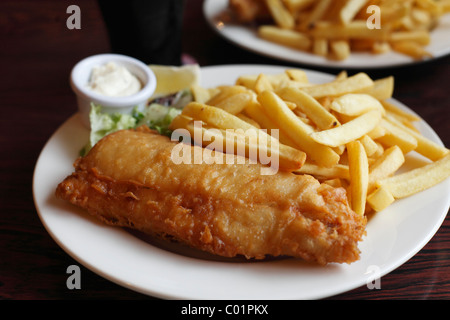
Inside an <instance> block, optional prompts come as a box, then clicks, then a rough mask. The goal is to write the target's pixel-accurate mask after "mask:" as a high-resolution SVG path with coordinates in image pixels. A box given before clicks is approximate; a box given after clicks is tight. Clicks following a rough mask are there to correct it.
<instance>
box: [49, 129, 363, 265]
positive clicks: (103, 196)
mask: <svg viewBox="0 0 450 320" xmlns="http://www.w3.org/2000/svg"><path fill="white" fill-rule="evenodd" d="M176 144H177V143H176V142H172V141H170V139H169V138H167V137H165V136H161V135H159V134H157V133H156V132H153V131H149V130H142V129H141V130H139V129H138V130H122V131H118V132H116V133H113V134H110V135H108V136H106V137H105V138H103V139H102V140H101V141H100V142H98V143H97V144H96V145H95V146H94V148H93V149H92V150H91V151H90V152H89V154H88V155H87V156H85V157H83V158H80V159H78V160H77V161H76V162H75V172H74V173H73V174H71V175H70V176H68V177H67V178H66V179H65V180H64V181H62V182H61V183H60V184H59V185H58V187H57V190H56V196H57V197H58V198H61V199H65V200H67V201H70V202H71V203H73V204H74V205H77V206H79V207H81V208H84V209H86V210H87V211H88V212H89V213H90V214H92V215H94V216H96V217H97V218H99V219H101V220H102V221H104V222H105V223H107V224H109V225H114V226H120V227H130V228H134V229H136V230H139V231H142V232H145V233H147V234H150V235H155V236H167V235H168V236H170V237H171V238H173V239H176V240H178V241H180V242H182V243H185V244H188V245H189V246H191V247H194V248H197V249H200V250H203V251H206V252H210V253H213V254H216V255H219V256H223V257H235V256H237V255H242V256H245V257H247V258H256V259H263V258H264V257H266V256H292V257H299V258H302V259H304V260H307V261H314V262H317V263H319V264H326V263H330V262H337V263H351V262H353V261H355V260H358V259H359V253H360V251H359V249H358V242H359V241H360V240H361V239H362V237H363V235H364V233H365V224H366V219H365V218H364V217H362V216H359V215H357V214H356V213H354V212H353V211H352V210H351V209H350V208H349V205H348V203H347V196H346V192H345V190H344V189H340V188H336V189H335V188H332V187H330V186H328V185H326V184H320V183H319V181H317V180H316V179H315V178H313V177H312V176H309V175H297V174H293V173H287V172H278V173H277V174H275V175H261V170H260V169H261V165H259V164H255V163H249V162H248V161H247V162H246V164H239V163H238V162H237V161H236V162H234V163H235V164H217V163H213V164H206V163H202V164H183V163H181V164H175V163H173V162H172V159H171V152H172V149H173V147H174V146H175V145H176ZM189 148H191V150H192V151H193V152H192V155H194V151H195V149H196V148H199V149H200V150H201V148H200V147H197V146H196V147H193V146H189ZM199 149H197V151H199Z"/></svg>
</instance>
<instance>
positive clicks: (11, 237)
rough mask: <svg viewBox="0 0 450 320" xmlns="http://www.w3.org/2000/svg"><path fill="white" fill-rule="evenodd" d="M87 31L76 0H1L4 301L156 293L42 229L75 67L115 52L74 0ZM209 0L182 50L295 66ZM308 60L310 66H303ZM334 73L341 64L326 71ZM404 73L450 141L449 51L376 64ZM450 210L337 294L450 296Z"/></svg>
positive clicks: (406, 90)
mask: <svg viewBox="0 0 450 320" xmlns="http://www.w3.org/2000/svg"><path fill="white" fill-rule="evenodd" d="M74 3H76V4H77V5H78V6H79V7H80V9H81V27H82V28H81V30H69V29H68V28H67V27H66V20H67V18H68V16H69V15H68V14H67V13H66V9H67V7H68V6H69V5H70V4H72V3H71V2H68V1H56V0H53V1H50V0H40V1H31V0H28V1H26V0H14V1H11V0H3V1H1V2H0V43H1V47H2V49H1V50H0V73H1V77H0V110H1V111H0V112H1V117H0V130H1V135H0V143H1V146H0V152H1V153H2V156H1V158H0V159H1V160H0V161H1V170H0V182H1V184H0V187H1V190H0V197H1V202H0V204H1V212H0V299H12V300H23V299H38V300H40V299H151V298H152V297H148V296H145V295H142V294H140V293H136V292H134V291H132V290H129V289H126V288H123V287H121V286H119V285H116V284H114V283H112V282H110V281H108V280H106V279H104V278H102V277H100V276H98V275H97V274H95V273H93V272H92V271H90V270H89V269H87V268H85V267H84V266H82V265H80V264H79V263H78V262H77V261H75V260H73V259H72V258H71V257H70V256H69V255H68V254H66V253H65V252H64V251H63V250H62V249H61V248H60V247H59V246H58V245H57V244H56V243H55V241H54V240H53V239H52V238H51V237H50V235H49V234H48V233H47V231H46V230H45V228H44V227H43V225H42V223H41V221H40V219H39V217H38V214H37V212H36V208H35V205H34V202H33V194H32V176H33V170H34V166H35V164H36V160H37V158H38V156H39V153H40V152H41V150H42V148H43V147H44V144H45V143H46V141H47V140H48V139H49V138H50V136H51V135H52V133H53V132H54V131H55V130H56V129H57V128H58V127H59V126H60V125H61V124H62V123H63V122H64V121H65V120H66V119H68V118H69V117H70V116H71V115H72V114H74V113H75V112H76V110H77V107H76V101H75V97H74V95H73V93H72V91H71V89H70V87H69V73H70V70H71V68H72V67H73V65H74V64H75V63H76V62H77V61H79V60H81V59H82V58H84V57H87V56H89V55H93V54H97V53H105V52H109V51H110V45H109V41H108V38H107V33H106V28H105V25H104V23H103V20H102V17H101V14H100V12H99V9H98V7H97V3H96V2H95V1H92V0H91V1H89V0H83V1H74ZM201 9H202V0H187V5H186V9H185V20H184V27H183V52H184V53H187V54H189V55H191V56H192V57H194V58H195V59H196V60H197V61H198V63H199V64H200V65H201V66H208V65H219V64H241V63H243V64H253V63H258V64H259V63H261V64H271V65H293V64H289V63H286V62H283V61H276V60H272V59H269V58H266V57H262V56H259V55H255V54H253V53H250V52H247V51H245V50H242V49H240V48H238V47H236V46H234V45H232V44H230V43H228V42H227V41H225V40H223V39H222V38H220V37H219V36H218V35H217V34H216V33H215V32H213V31H212V30H211V29H210V28H209V27H208V26H207V24H206V22H205V19H204V18H203V15H202V10H201ZM295 66H300V67H306V66H301V65H295ZM321 71H327V72H330V73H337V71H338V70H327V69H321ZM368 74H369V75H371V76H373V77H375V78H378V77H381V76H384V75H391V74H392V75H394V76H395V77H396V91H395V97H396V98H397V99H398V100H399V101H401V102H403V103H404V104H406V105H408V106H409V107H410V108H411V109H413V110H414V111H416V112H417V113H418V114H419V115H420V116H421V117H423V119H425V121H427V122H428V123H429V124H430V125H431V127H432V128H433V129H434V130H435V131H436V132H437V134H438V135H439V136H440V138H441V139H442V141H443V142H444V144H445V145H446V146H450V130H449V128H450V127H449V121H450V117H449V108H450V90H449V89H450V85H449V78H450V57H446V58H441V59H438V60H436V61H433V62H429V63H426V64H420V65H414V66H409V67H404V68H396V69H384V70H383V69H382V70H375V71H368ZM73 264H76V265H80V267H81V274H82V285H83V288H82V289H81V290H69V289H68V288H67V286H66V280H67V278H68V274H67V273H66V269H67V267H68V266H69V265H73ZM449 298H450V218H449V217H448V216H447V218H446V220H445V221H444V223H443V224H442V226H441V227H440V229H439V230H438V232H437V233H436V234H435V236H434V237H433V238H432V239H431V241H429V243H428V244H426V246H425V247H424V248H423V249H422V250H420V252H419V253H417V254H416V255H415V256H414V257H412V258H411V259H410V260H409V261H407V262H406V263H405V264H403V265H402V266H400V267H399V268H397V269H396V270H394V271H392V272H391V273H389V274H387V275H386V276H384V277H382V279H381V289H380V290H369V289H368V288H367V287H366V286H363V287H360V288H357V289H354V290H352V291H350V292H347V293H343V294H340V295H338V296H334V297H331V299H342V300H345V299H449Z"/></svg>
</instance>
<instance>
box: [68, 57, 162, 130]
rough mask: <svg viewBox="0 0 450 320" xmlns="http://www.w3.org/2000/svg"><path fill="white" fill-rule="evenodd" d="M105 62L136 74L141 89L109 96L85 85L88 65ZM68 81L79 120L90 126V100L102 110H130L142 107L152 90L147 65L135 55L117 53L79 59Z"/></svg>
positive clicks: (127, 111)
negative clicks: (75, 102) (135, 91)
mask: <svg viewBox="0 0 450 320" xmlns="http://www.w3.org/2000/svg"><path fill="white" fill-rule="evenodd" d="M108 62H114V63H116V64H118V65H122V66H123V67H125V68H126V69H127V70H128V71H129V72H130V73H131V74H133V75H134V76H135V77H137V78H138V79H139V80H140V82H141V84H142V88H141V90H140V91H139V92H137V93H135V94H132V95H128V96H119V97H110V96H106V95H103V94H100V93H97V92H95V91H92V90H91V89H90V88H89V87H88V83H89V79H90V76H91V72H92V69H93V68H94V67H95V66H99V65H104V64H106V63H108ZM70 85H71V87H72V90H73V91H74V92H75V94H76V96H77V102H78V110H79V112H80V114H81V119H82V122H83V124H84V125H85V126H87V127H88V128H90V123H89V113H90V111H91V103H95V104H99V105H101V106H102V111H104V112H106V113H117V112H118V113H130V112H132V111H133V109H134V108H135V107H137V108H138V109H139V110H143V109H144V107H145V105H146V103H147V101H148V99H149V98H150V97H151V96H152V95H153V92H154V91H155V88H156V77H155V74H154V73H153V71H152V70H151V69H150V68H149V67H148V66H147V65H145V64H144V63H143V62H141V61H139V60H137V59H135V58H132V57H128V56H124V55H120V54H98V55H94V56H90V57H87V58H85V59H83V60H81V61H80V62H78V63H77V64H76V65H75V66H74V67H73V69H72V72H71V74H70Z"/></svg>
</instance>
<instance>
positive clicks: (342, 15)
mask: <svg viewBox="0 0 450 320" xmlns="http://www.w3.org/2000/svg"><path fill="white" fill-rule="evenodd" d="M367 1H368V0H349V1H347V2H346V4H345V5H344V7H343V8H342V10H341V11H340V12H339V20H340V21H341V23H343V24H349V23H350V22H351V21H352V20H353V19H354V17H355V16H356V14H357V13H358V12H359V10H361V8H362V7H363V6H364V5H365V4H366V3H367Z"/></svg>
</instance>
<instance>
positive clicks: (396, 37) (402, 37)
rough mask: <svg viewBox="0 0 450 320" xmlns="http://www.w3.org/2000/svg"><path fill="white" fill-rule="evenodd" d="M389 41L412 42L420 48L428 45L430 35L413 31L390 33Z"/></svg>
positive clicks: (422, 31)
mask: <svg viewBox="0 0 450 320" xmlns="http://www.w3.org/2000/svg"><path fill="white" fill-rule="evenodd" d="M389 41H390V42H391V43H392V42H402V41H407V42H414V43H417V44H420V45H422V46H427V45H429V44H430V41H431V39H430V33H429V32H427V31H425V30H413V31H397V32H392V33H391V34H390V36H389Z"/></svg>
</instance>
